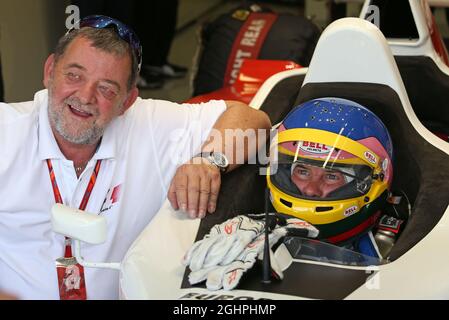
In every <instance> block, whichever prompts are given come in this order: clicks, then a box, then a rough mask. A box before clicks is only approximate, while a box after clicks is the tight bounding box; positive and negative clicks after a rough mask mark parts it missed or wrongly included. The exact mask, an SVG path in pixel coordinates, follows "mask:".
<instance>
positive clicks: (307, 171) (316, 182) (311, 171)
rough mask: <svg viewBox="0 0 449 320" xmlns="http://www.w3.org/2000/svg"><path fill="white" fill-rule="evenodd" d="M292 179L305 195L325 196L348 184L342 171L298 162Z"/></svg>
mask: <svg viewBox="0 0 449 320" xmlns="http://www.w3.org/2000/svg"><path fill="white" fill-rule="evenodd" d="M292 181H293V183H294V184H295V185H296V187H298V189H299V191H301V193H302V194H303V195H305V196H309V197H318V198H325V197H327V195H328V194H329V193H331V192H332V191H334V190H336V189H338V188H340V187H341V186H343V185H344V184H346V180H345V178H344V176H343V174H342V173H341V172H338V171H332V170H327V169H323V168H318V167H314V166H310V165H305V164H298V165H296V167H295V168H294V169H293V172H292Z"/></svg>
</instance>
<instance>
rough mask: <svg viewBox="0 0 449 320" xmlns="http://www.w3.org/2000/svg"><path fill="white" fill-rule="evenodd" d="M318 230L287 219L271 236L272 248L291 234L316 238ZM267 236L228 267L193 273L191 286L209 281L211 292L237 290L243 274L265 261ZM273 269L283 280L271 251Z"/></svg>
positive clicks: (253, 244) (301, 222)
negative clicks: (259, 262) (260, 260)
mask: <svg viewBox="0 0 449 320" xmlns="http://www.w3.org/2000/svg"><path fill="white" fill-rule="evenodd" d="M318 233H319V231H318V229H316V228H315V227H314V226H312V225H311V224H309V223H307V222H305V221H303V220H300V219H287V220H286V221H285V225H284V226H278V227H276V228H275V229H274V230H273V232H271V233H270V235H269V243H270V248H271V247H272V246H273V245H275V244H276V243H277V242H278V241H279V239H281V238H282V237H284V236H286V235H288V234H290V235H297V236H303V237H310V238H316V237H317V236H318ZM264 242H265V234H264V233H261V234H260V235H259V236H258V237H257V238H256V239H254V240H253V241H252V242H251V243H249V244H248V245H247V246H246V247H245V248H244V250H243V251H242V253H241V254H240V255H239V256H238V257H237V258H236V259H235V260H234V261H232V262H231V263H229V264H228V265H222V266H215V267H208V268H205V269H200V270H196V271H192V272H191V273H190V275H189V282H190V284H196V283H199V282H202V281H204V280H206V279H207V281H206V287H207V288H208V289H209V290H219V289H221V288H223V289H225V290H232V289H233V288H235V287H236V286H237V285H238V283H239V281H240V279H241V277H242V276H243V274H244V273H245V272H246V271H247V270H249V269H251V268H252V267H253V266H254V264H255V262H256V259H257V257H259V258H260V259H263V249H264ZM270 258H271V267H272V271H273V272H274V273H275V275H276V277H277V278H279V279H282V278H283V273H282V270H281V268H280V267H279V266H278V263H277V261H276V259H275V258H274V255H273V253H272V251H271V250H270Z"/></svg>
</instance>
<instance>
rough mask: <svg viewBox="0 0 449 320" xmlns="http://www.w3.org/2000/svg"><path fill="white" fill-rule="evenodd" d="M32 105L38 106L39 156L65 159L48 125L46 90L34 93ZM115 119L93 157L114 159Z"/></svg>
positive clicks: (41, 157) (44, 158) (42, 158)
mask: <svg viewBox="0 0 449 320" xmlns="http://www.w3.org/2000/svg"><path fill="white" fill-rule="evenodd" d="M34 105H35V107H37V108H39V129H38V135H39V137H38V141H39V143H38V150H39V158H40V159H41V160H46V159H65V156H64V155H63V154H62V152H61V150H60V149H59V146H58V143H57V142H56V139H55V136H54V135H53V131H52V130H51V127H50V121H49V119H48V90H46V89H45V90H42V91H39V92H37V93H36V94H35V96H34ZM117 122H118V121H117V119H114V120H113V121H112V122H111V123H110V124H109V126H108V127H107V128H106V130H105V132H104V134H103V137H102V139H101V143H100V146H99V148H98V149H97V151H96V152H95V154H94V156H93V159H95V160H103V159H114V158H115V155H116V143H117V141H116V139H115V138H116V137H115V136H116V134H115V132H116V128H117V126H118V124H117Z"/></svg>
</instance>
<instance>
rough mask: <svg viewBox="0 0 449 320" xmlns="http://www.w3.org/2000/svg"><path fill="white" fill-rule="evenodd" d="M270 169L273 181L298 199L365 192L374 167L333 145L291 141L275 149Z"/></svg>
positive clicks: (353, 195) (333, 198) (338, 197)
mask: <svg viewBox="0 0 449 320" xmlns="http://www.w3.org/2000/svg"><path fill="white" fill-rule="evenodd" d="M270 172H271V174H272V175H271V177H270V178H271V181H272V183H273V184H274V185H275V186H276V187H277V188H278V189H279V190H281V191H282V192H285V193H287V194H289V195H290V196H293V197H295V198H301V199H306V200H342V199H349V198H355V197H360V196H362V195H364V194H366V193H367V192H368V191H369V190H370V188H371V184H372V174H373V169H372V167H370V166H368V165H366V164H364V161H363V160H362V159H359V158H357V157H356V156H355V155H353V154H351V153H349V152H346V151H342V150H338V149H335V148H333V147H332V146H326V145H320V144H319V143H313V142H304V141H296V142H293V143H292V142H290V141H289V142H285V143H281V144H279V145H278V148H277V150H272V153H271V159H270Z"/></svg>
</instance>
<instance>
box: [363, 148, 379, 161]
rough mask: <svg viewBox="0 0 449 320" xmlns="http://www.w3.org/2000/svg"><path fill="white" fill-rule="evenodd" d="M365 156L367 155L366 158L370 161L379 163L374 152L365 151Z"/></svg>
mask: <svg viewBox="0 0 449 320" xmlns="http://www.w3.org/2000/svg"><path fill="white" fill-rule="evenodd" d="M364 156H365V159H366V160H368V162H370V163H372V164H376V163H377V158H376V156H375V155H374V154H373V153H372V152H369V151H365V153H364Z"/></svg>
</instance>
